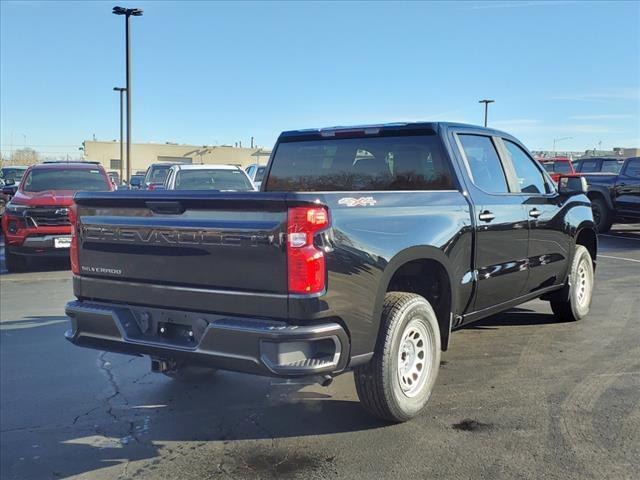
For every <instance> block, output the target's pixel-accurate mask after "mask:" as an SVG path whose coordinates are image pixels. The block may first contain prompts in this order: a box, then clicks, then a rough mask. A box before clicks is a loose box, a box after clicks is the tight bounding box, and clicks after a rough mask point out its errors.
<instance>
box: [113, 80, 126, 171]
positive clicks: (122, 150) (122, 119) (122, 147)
mask: <svg viewBox="0 0 640 480" xmlns="http://www.w3.org/2000/svg"><path fill="white" fill-rule="evenodd" d="M113 91H114V92H120V182H122V181H124V177H123V171H122V169H123V165H124V100H123V97H124V92H126V91H127V89H126V88H123V87H113Z"/></svg>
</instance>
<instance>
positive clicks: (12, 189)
mask: <svg viewBox="0 0 640 480" xmlns="http://www.w3.org/2000/svg"><path fill="white" fill-rule="evenodd" d="M17 191H18V186H17V185H16V184H15V182H13V184H11V185H5V186H4V187H2V194H3V195H7V196H9V197H13V196H14V195H15V194H16V192H17Z"/></svg>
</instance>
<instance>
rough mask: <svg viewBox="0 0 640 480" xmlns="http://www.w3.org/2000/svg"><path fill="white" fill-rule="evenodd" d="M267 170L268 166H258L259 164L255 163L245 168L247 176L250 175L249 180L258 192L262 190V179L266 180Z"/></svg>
mask: <svg viewBox="0 0 640 480" xmlns="http://www.w3.org/2000/svg"><path fill="white" fill-rule="evenodd" d="M266 169H267V166H266V165H258V164H257V163H253V164H251V165H249V166H248V167H247V168H245V171H246V172H247V175H249V178H250V179H251V181H252V182H253V184H254V185H255V186H256V188H257V189H258V190H260V185H262V179H263V178H264V172H265V170H266Z"/></svg>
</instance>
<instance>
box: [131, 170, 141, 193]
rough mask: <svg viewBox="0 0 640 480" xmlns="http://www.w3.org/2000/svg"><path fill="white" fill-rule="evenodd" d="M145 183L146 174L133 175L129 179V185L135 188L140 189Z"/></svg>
mask: <svg viewBox="0 0 640 480" xmlns="http://www.w3.org/2000/svg"><path fill="white" fill-rule="evenodd" d="M143 184H144V175H138V174H136V175H131V180H129V187H130V188H131V189H133V190H138V189H140V188H142V186H143Z"/></svg>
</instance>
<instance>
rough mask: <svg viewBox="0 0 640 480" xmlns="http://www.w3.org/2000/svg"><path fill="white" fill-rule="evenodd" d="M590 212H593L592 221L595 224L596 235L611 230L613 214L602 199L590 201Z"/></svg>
mask: <svg viewBox="0 0 640 480" xmlns="http://www.w3.org/2000/svg"><path fill="white" fill-rule="evenodd" d="M591 211H592V212H593V221H594V222H595V224H596V227H597V229H598V233H607V232H608V231H609V230H611V225H612V224H613V214H612V212H611V210H609V207H607V204H606V202H605V201H604V199H602V198H593V199H592V200H591Z"/></svg>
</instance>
